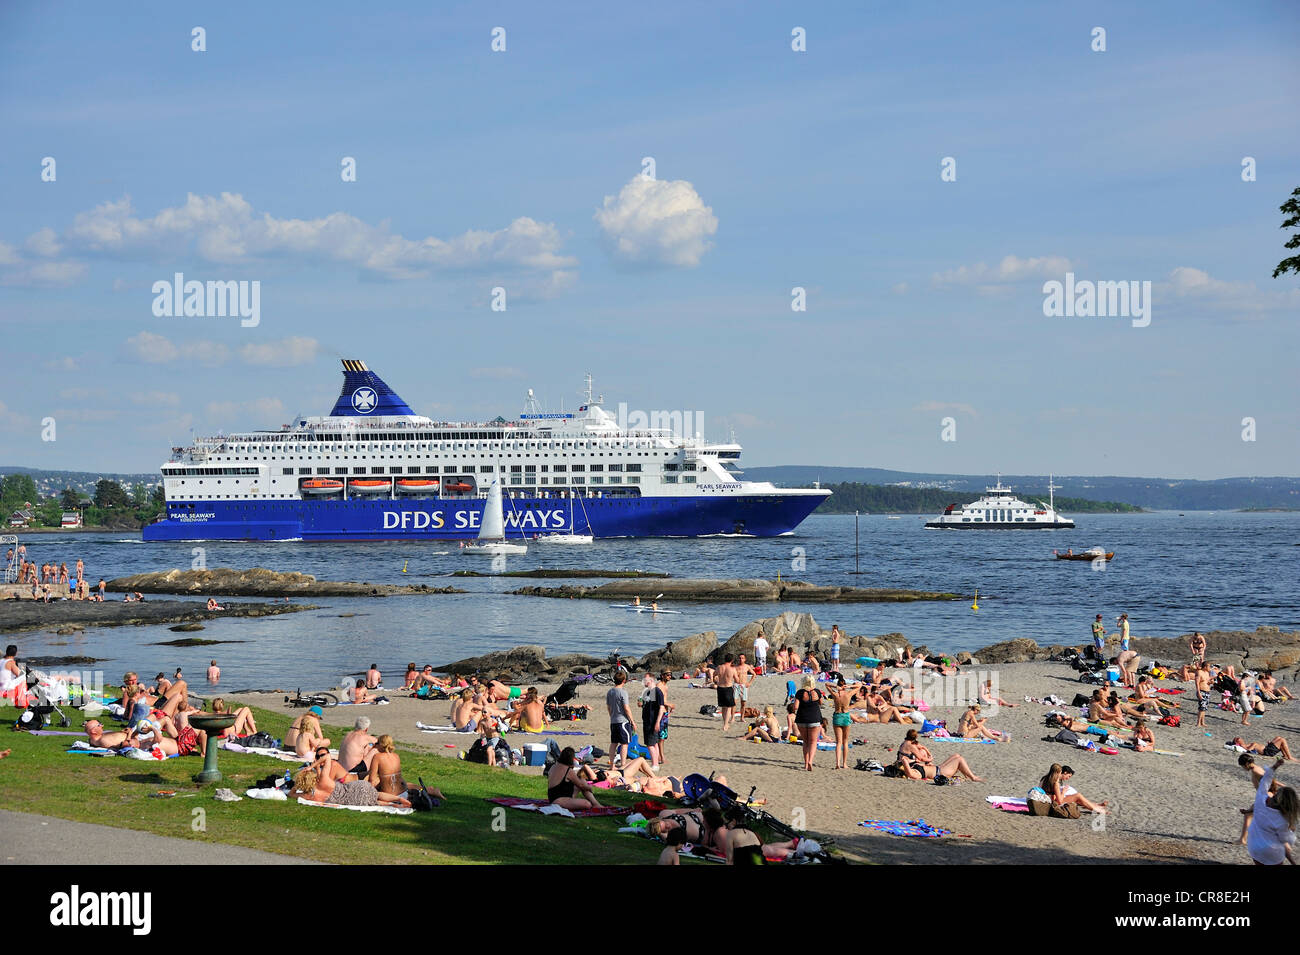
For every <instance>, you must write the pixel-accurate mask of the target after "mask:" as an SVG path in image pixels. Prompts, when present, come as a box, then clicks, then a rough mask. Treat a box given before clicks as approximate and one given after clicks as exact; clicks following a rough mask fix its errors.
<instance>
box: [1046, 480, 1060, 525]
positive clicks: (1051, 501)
mask: <svg viewBox="0 0 1300 955" xmlns="http://www.w3.org/2000/svg"><path fill="white" fill-rule="evenodd" d="M1059 488H1060V485H1058V484H1053V483H1052V475H1050V474H1049V475H1047V507H1048V509H1049V510H1050V511H1051V512H1052V514H1053V515H1055V514H1056V491H1057V490H1058V489H1059Z"/></svg>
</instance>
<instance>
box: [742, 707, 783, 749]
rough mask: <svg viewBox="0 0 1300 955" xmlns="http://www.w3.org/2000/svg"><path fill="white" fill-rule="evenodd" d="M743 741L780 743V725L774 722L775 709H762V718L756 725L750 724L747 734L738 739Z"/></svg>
mask: <svg viewBox="0 0 1300 955" xmlns="http://www.w3.org/2000/svg"><path fill="white" fill-rule="evenodd" d="M740 738H741V739H743V740H750V739H761V740H762V741H763V742H765V743H779V742H780V741H781V724H780V723H778V722H777V721H776V708H775V707H772V706H765V707H763V716H762V717H761V718H760V719H759V721H758V722H757V723H751V724H750V726H749V732H748V733H746V734H744V735H743V736H741V737H740Z"/></svg>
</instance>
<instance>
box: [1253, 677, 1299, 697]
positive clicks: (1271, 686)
mask: <svg viewBox="0 0 1300 955" xmlns="http://www.w3.org/2000/svg"><path fill="white" fill-rule="evenodd" d="M1258 685H1259V695H1260V697H1261V698H1262V699H1263V700H1264V702H1266V703H1284V702H1286V701H1287V700H1294V699H1295V697H1294V696H1292V695H1291V691H1290V690H1288V689H1287V688H1286V687H1285V686H1283V685H1282V684H1280V683H1278V682H1277V677H1275V676H1273V671H1272V670H1265V671H1264V672H1263V673H1261V674H1260V675H1259V680H1258Z"/></svg>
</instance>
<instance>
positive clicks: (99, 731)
mask: <svg viewBox="0 0 1300 955" xmlns="http://www.w3.org/2000/svg"><path fill="white" fill-rule="evenodd" d="M83 729H85V731H86V736H87V738H88V739H89V740H90V745H91V746H95V747H98V748H102V749H116V748H117V747H119V746H121V745H122V744H123V743H125V742H126V733H119V732H114V733H105V732H104V724H103V723H101V722H100V721H99V720H86V724H85V726H84V727H83Z"/></svg>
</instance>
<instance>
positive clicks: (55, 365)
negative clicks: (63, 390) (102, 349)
mask: <svg viewBox="0 0 1300 955" xmlns="http://www.w3.org/2000/svg"><path fill="white" fill-rule="evenodd" d="M45 368H46V369H48V370H49V371H80V370H81V359H80V358H74V357H73V356H71V355H61V356H59V357H58V358H51V359H50V360H49V361H47V362H45Z"/></svg>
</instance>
